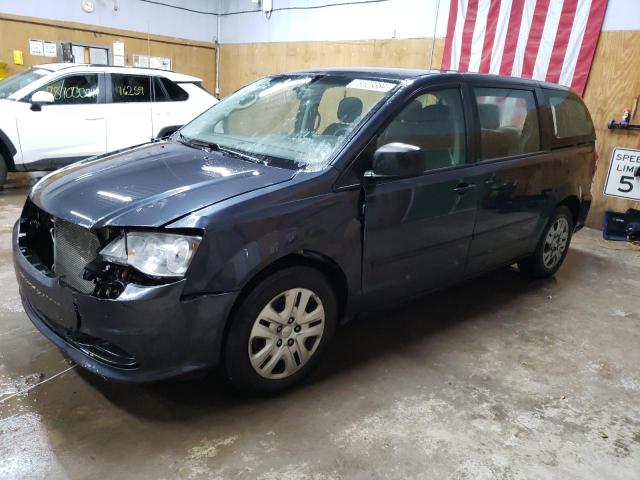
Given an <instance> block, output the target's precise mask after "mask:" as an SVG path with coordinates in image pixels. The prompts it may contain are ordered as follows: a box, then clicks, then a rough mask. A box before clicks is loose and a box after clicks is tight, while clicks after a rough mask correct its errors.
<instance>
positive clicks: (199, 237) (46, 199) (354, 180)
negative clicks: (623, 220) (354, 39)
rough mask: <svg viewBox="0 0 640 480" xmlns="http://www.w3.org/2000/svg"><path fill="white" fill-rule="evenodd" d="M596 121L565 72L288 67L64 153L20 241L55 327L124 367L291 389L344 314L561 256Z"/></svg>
mask: <svg viewBox="0 0 640 480" xmlns="http://www.w3.org/2000/svg"><path fill="white" fill-rule="evenodd" d="M594 140H595V134H594V129H593V124H592V122H591V119H590V116H589V112H588V111H587V109H586V108H585V106H584V104H583V102H582V100H581V99H580V98H579V97H578V96H577V95H576V94H574V93H573V92H571V91H570V90H568V89H566V88H563V87H559V86H557V85H551V84H545V83H540V82H535V81H527V80H519V79H512V78H504V77H497V76H487V75H477V74H460V73H455V72H433V71H418V70H415V71H414V70H395V69H329V70H314V71H304V72H296V73H290V74H284V75H276V76H272V77H268V78H264V79H262V80H259V81H257V82H255V83H253V84H251V85H249V86H247V87H245V88H243V89H241V90H239V91H238V92H236V93H234V94H233V95H230V96H229V97H227V98H226V99H224V100H223V101H221V102H220V103H219V104H217V105H215V106H214V107H213V108H211V109H210V110H208V111H207V112H205V113H204V114H202V115H201V116H200V117H198V118H196V119H195V120H193V121H192V122H191V123H189V124H188V125H186V126H185V127H183V128H182V129H181V130H179V131H178V132H176V133H175V134H173V135H172V136H171V137H169V138H166V139H161V140H157V141H154V142H151V143H148V144H144V145H140V146H136V147H133V148H129V149H126V150H122V151H118V152H112V153H110V154H108V155H104V156H101V157H93V158H90V159H87V160H84V161H81V162H79V163H76V164H73V165H71V166H69V167H66V168H63V169H61V170H58V171H56V172H53V173H51V174H49V175H47V176H46V177H44V178H43V179H41V180H40V181H39V182H38V183H37V184H36V185H35V186H34V187H33V189H32V190H31V192H30V193H29V196H28V199H27V201H26V204H25V207H24V210H23V213H22V215H21V218H20V220H19V221H18V222H17V223H16V226H15V229H14V237H13V245H14V261H15V270H16V275H17V278H18V283H19V286H20V294H21V296H22V300H23V303H24V307H25V310H26V312H27V314H28V316H29V318H30V319H31V321H32V322H33V323H34V324H35V326H36V327H37V328H38V329H39V330H40V331H41V332H42V333H43V334H44V335H45V336H47V337H48V338H49V339H50V340H51V341H52V342H54V343H55V344H56V345H58V346H59V347H60V348H61V349H62V350H64V351H65V352H66V353H67V354H68V355H69V356H70V357H71V358H72V359H73V360H74V361H75V362H77V363H78V364H79V365H81V366H83V367H85V368H87V369H89V370H91V371H93V372H95V373H97V374H99V375H102V376H105V377H107V378H112V379H116V380H123V381H135V382H143V381H155V380H160V379H164V378H168V377H172V376H176V375H179V374H183V373H186V372H190V371H193V370H197V369H202V368H207V367H212V366H216V365H221V366H222V367H223V368H224V370H225V372H226V373H227V375H228V377H229V378H230V379H231V381H232V382H233V384H234V385H236V386H238V387H239V388H242V389H246V390H253V391H276V390H279V389H282V388H285V387H287V386H289V385H292V384H293V383H296V382H297V381H299V380H300V379H301V378H303V377H304V376H305V375H307V374H308V373H309V371H310V370H311V369H312V368H313V367H314V366H315V365H317V364H318V362H319V361H321V358H322V354H323V352H324V351H325V349H326V347H327V344H328V343H329V341H330V339H331V337H332V335H333V334H334V331H335V330H336V327H337V325H338V324H339V323H340V322H343V321H346V320H348V319H349V318H352V317H353V316H354V315H355V314H357V313H359V312H364V311H368V310H373V309H376V308H379V307H380V306H381V305H388V304H389V303H390V302H392V301H401V300H403V299H407V298H409V297H414V296H417V295H420V294H423V293H425V292H429V291H432V290H435V289H439V288H443V287H446V286H448V285H451V284H453V283H456V282H460V281H462V280H465V279H468V278H470V277H474V276H478V275H480V274H483V273H485V272H487V271H490V270H493V269H496V268H500V267H502V266H506V265H510V264H514V263H517V264H518V266H519V269H520V271H521V272H522V273H523V274H526V275H530V276H533V277H538V278H542V277H547V276H550V275H553V274H554V273H555V272H556V270H557V269H558V268H559V267H560V265H561V264H562V261H563V259H564V257H565V255H566V254H567V249H568V247H569V243H570V241H571V235H572V234H573V232H575V231H576V230H577V229H578V228H580V227H581V226H582V225H583V223H584V220H585V217H586V215H587V212H588V210H589V205H590V202H591V196H590V188H591V181H592V177H593V173H594V169H595V158H596V157H595V150H594Z"/></svg>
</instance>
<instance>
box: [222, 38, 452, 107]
mask: <svg viewBox="0 0 640 480" xmlns="http://www.w3.org/2000/svg"><path fill="white" fill-rule="evenodd" d="M432 44H433V39H425V38H420V39H407V40H362V41H344V42H279V43H252V44H223V45H221V46H220V90H221V93H222V96H226V95H228V94H230V93H231V92H234V91H235V90H237V89H238V88H240V87H242V86H243V85H246V84H247V83H249V82H252V81H254V80H256V79H258V78H260V77H264V76H265V75H270V74H273V73H280V72H287V71H292V70H302V69H306V68H321V67H347V66H350V67H365V66H384V67H404V68H428V66H429V61H430V57H431V47H432ZM443 49H444V39H436V42H435V49H434V55H433V65H434V68H435V67H439V66H440V62H441V59H442V51H443Z"/></svg>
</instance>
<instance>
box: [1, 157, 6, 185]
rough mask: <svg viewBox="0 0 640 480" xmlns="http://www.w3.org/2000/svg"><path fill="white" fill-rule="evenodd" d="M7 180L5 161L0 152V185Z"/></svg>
mask: <svg viewBox="0 0 640 480" xmlns="http://www.w3.org/2000/svg"><path fill="white" fill-rule="evenodd" d="M6 181H7V162H5V160H4V157H3V156H2V154H0V187H2V186H3V185H4V182H6Z"/></svg>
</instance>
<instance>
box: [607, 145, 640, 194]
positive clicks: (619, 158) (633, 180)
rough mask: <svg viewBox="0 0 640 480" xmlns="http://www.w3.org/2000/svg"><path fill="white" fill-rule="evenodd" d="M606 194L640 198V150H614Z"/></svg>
mask: <svg viewBox="0 0 640 480" xmlns="http://www.w3.org/2000/svg"><path fill="white" fill-rule="evenodd" d="M604 194H605V195H609V196H610V197H622V198H630V199H632V200H640V150H628V149H626V148H615V149H614V150H613V155H612V156H611V163H610V164H609V173H608V174H607V181H606V183H605V185H604Z"/></svg>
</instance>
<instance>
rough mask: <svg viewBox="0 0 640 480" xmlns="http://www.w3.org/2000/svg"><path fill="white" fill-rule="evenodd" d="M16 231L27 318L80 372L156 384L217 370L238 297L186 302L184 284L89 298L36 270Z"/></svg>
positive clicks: (16, 256)
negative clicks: (227, 327) (107, 298)
mask: <svg viewBox="0 0 640 480" xmlns="http://www.w3.org/2000/svg"><path fill="white" fill-rule="evenodd" d="M18 234H19V225H18V223H16V225H15V227H14V230H13V259H14V267H15V271H16V278H17V280H18V286H19V289H20V296H21V298H22V303H23V305H24V309H25V312H26V313H27V315H28V317H29V318H30V319H31V321H32V322H33V324H34V325H35V326H36V328H38V330H40V332H42V334H43V335H45V336H46V337H47V338H48V339H49V340H51V341H52V342H53V343H54V344H56V345H57V346H58V347H59V348H61V349H62V350H64V351H65V352H66V353H67V354H68V355H69V357H70V358H71V359H72V360H73V361H75V362H76V363H78V364H79V365H80V366H82V367H84V368H86V369H87V370H90V371H92V372H94V373H97V374H98V375H101V376H103V377H106V378H110V379H113V380H120V381H128V382H151V381H157V380H162V379H166V378H170V377H174V376H178V375H181V374H184V373H187V372H190V371H194V370H198V369H202V368H206V367H211V366H215V365H216V364H217V363H218V362H219V359H220V352H221V346H222V340H223V332H224V326H225V323H226V319H227V317H228V315H229V312H230V310H231V306H232V305H233V302H234V301H235V299H236V295H237V293H236V292H231V293H223V294H215V295H200V296H196V297H191V298H189V299H185V298H183V297H182V291H183V287H184V283H185V281H184V280H181V281H178V282H174V283H171V284H166V285H156V286H140V285H135V284H129V285H127V287H126V288H125V290H124V292H123V293H122V294H121V295H120V296H119V297H118V298H117V299H115V300H105V299H99V298H96V297H93V296H91V295H85V294H82V293H80V292H78V291H75V290H73V289H71V288H69V287H67V286H63V285H62V284H61V282H60V280H59V279H58V278H57V277H55V276H53V275H50V274H49V275H47V274H46V273H45V272H42V271H41V270H40V269H38V268H36V267H35V266H34V265H32V264H31V263H30V262H29V260H28V259H27V258H26V257H25V255H24V254H23V253H22V251H21V250H20V248H19V244H18Z"/></svg>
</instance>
